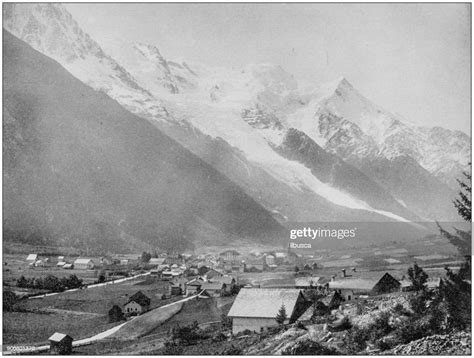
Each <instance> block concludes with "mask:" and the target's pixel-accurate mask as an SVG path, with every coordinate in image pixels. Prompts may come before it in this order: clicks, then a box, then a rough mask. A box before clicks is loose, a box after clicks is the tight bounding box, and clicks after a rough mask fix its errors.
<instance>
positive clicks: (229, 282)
mask: <svg viewBox="0 0 474 358" xmlns="http://www.w3.org/2000/svg"><path fill="white" fill-rule="evenodd" d="M210 281H211V282H221V283H224V284H225V288H224V292H226V293H231V292H232V290H233V289H234V287H235V278H233V277H232V276H229V275H224V276H220V277H217V276H216V277H214V278H213V279H212V280H210Z"/></svg>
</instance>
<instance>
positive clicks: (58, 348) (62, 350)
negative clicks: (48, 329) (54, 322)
mask: <svg viewBox="0 0 474 358" xmlns="http://www.w3.org/2000/svg"><path fill="white" fill-rule="evenodd" d="M48 340H49V350H50V353H51V354H58V355H66V354H71V353H72V341H73V339H72V338H71V336H69V335H67V334H63V333H58V332H56V333H54V334H53V335H52V336H51V337H49V338H48Z"/></svg>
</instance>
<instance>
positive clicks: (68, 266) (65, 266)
mask: <svg viewBox="0 0 474 358" xmlns="http://www.w3.org/2000/svg"><path fill="white" fill-rule="evenodd" d="M73 268H74V265H73V264H64V265H63V269H65V270H72V269H73Z"/></svg>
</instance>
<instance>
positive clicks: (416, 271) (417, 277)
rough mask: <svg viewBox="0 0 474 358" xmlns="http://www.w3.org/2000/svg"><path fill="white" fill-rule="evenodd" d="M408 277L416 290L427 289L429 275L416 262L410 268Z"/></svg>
mask: <svg viewBox="0 0 474 358" xmlns="http://www.w3.org/2000/svg"><path fill="white" fill-rule="evenodd" d="M408 277H409V278H410V281H411V283H412V285H413V289H414V290H415V291H422V290H424V289H425V283H426V281H427V280H428V275H427V274H426V272H425V271H423V269H422V268H421V267H420V266H418V265H417V264H416V263H415V264H414V265H413V267H410V268H408Z"/></svg>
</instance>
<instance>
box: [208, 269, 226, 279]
mask: <svg viewBox="0 0 474 358" xmlns="http://www.w3.org/2000/svg"><path fill="white" fill-rule="evenodd" d="M224 275H225V273H224V272H222V271H220V270H217V269H213V268H211V269H209V270H208V271H207V272H206V273H205V275H204V277H205V278H206V279H207V280H211V279H213V278H215V277H222V276H224Z"/></svg>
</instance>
